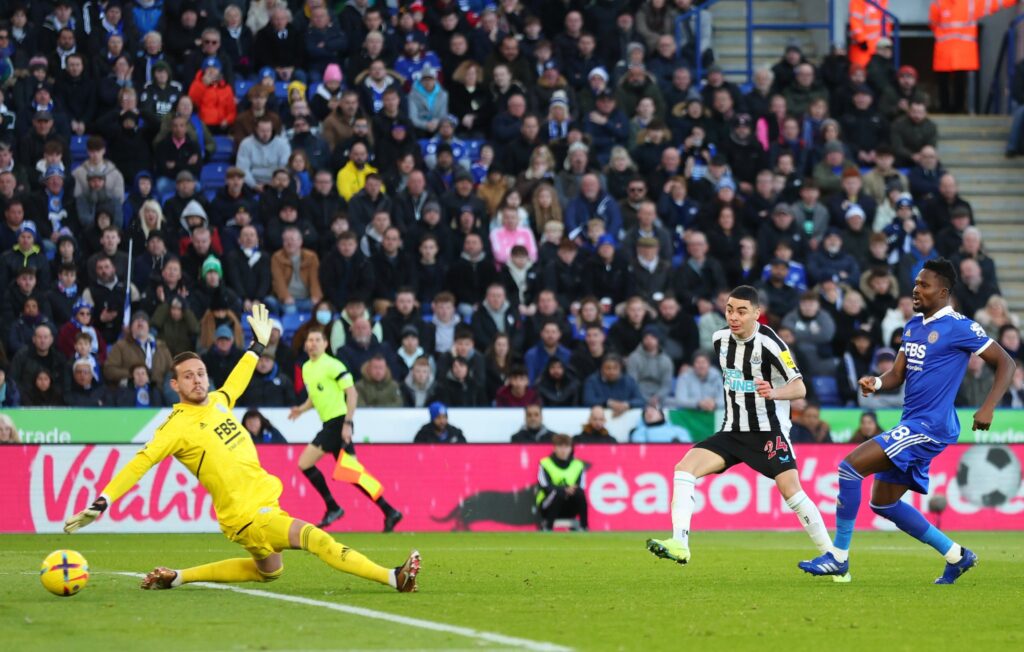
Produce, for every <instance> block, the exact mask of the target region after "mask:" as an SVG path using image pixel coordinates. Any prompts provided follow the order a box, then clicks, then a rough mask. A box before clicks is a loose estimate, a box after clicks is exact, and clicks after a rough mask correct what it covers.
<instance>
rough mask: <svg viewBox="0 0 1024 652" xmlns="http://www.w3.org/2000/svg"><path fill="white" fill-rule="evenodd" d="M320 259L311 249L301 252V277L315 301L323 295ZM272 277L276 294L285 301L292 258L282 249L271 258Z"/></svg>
mask: <svg viewBox="0 0 1024 652" xmlns="http://www.w3.org/2000/svg"><path fill="white" fill-rule="evenodd" d="M319 273H320V259H319V258H317V255H316V254H315V253H313V252H312V251H310V250H309V249H302V250H300V252H299V278H300V279H301V281H302V284H303V285H305V286H306V288H307V289H308V290H309V296H310V297H311V298H312V299H313V301H314V302H315V301H318V300H319V299H320V298H321V297H322V296H323V291H322V290H321V289H320V275H319ZM270 278H271V286H272V288H273V292H274V296H276V297H277V298H278V300H280V301H284V300H285V299H287V298H288V297H289V296H291V295H290V294H289V293H288V282H289V281H290V280H291V278H292V260H291V257H289V255H288V253H287V252H286V251H285V250H284V249H281V250H279V251H277V252H275V253H274V255H273V256H271V258H270Z"/></svg>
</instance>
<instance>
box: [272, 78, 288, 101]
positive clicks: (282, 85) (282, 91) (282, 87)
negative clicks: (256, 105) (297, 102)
mask: <svg viewBox="0 0 1024 652" xmlns="http://www.w3.org/2000/svg"><path fill="white" fill-rule="evenodd" d="M274 97H276V98H277V99H279V100H284V99H287V98H288V82H283V81H279V82H275V83H274Z"/></svg>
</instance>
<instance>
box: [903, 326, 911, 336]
mask: <svg viewBox="0 0 1024 652" xmlns="http://www.w3.org/2000/svg"><path fill="white" fill-rule="evenodd" d="M903 337H910V329H909V328H908V329H907V332H906V333H904V334H903Z"/></svg>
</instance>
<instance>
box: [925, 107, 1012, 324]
mask: <svg viewBox="0 0 1024 652" xmlns="http://www.w3.org/2000/svg"><path fill="white" fill-rule="evenodd" d="M932 120H934V121H935V123H936V125H938V128H939V158H940V159H941V160H942V165H943V166H944V167H945V168H946V169H947V170H949V171H950V172H952V173H953V175H954V176H956V178H957V181H958V182H959V185H960V194H961V195H962V196H963V197H964V199H966V200H967V201H969V202H970V203H971V206H972V207H973V208H974V220H975V224H976V225H977V227H978V228H979V229H980V230H981V235H982V242H983V244H984V247H985V248H986V249H987V250H988V252H989V254H990V255H991V256H992V258H993V259H994V260H995V261H996V271H997V273H998V275H999V285H1000V287H1001V288H1002V292H1003V295H1004V296H1005V297H1006V300H1007V301H1008V302H1009V303H1010V308H1011V309H1012V310H1013V311H1014V312H1017V313H1024V160H1022V159H1021V158H1016V159H1012V160H1008V159H1006V158H1005V157H1004V156H1003V151H1004V150H1005V149H1006V141H1007V136H1008V134H1009V132H1010V118H1009V117H1008V116H1004V115H996V116H989V115H985V116H966V115H956V116H953V115H950V116H947V115H939V116H932Z"/></svg>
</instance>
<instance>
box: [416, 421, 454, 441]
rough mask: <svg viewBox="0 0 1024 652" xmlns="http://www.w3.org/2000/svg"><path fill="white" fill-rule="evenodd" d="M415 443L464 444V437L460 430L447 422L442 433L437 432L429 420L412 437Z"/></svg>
mask: <svg viewBox="0 0 1024 652" xmlns="http://www.w3.org/2000/svg"><path fill="white" fill-rule="evenodd" d="M413 443H415V444H465V443H466V437H465V435H463V434H462V431H461V430H459V429H458V428H456V427H455V426H453V425H451V424H448V426H447V427H446V428H445V429H444V431H443V432H442V433H438V432H437V428H436V427H434V423H433V422H430V423H428V424H426V425H424V426H423V427H422V428H420V430H419V432H417V433H416V438H415V439H413Z"/></svg>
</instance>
